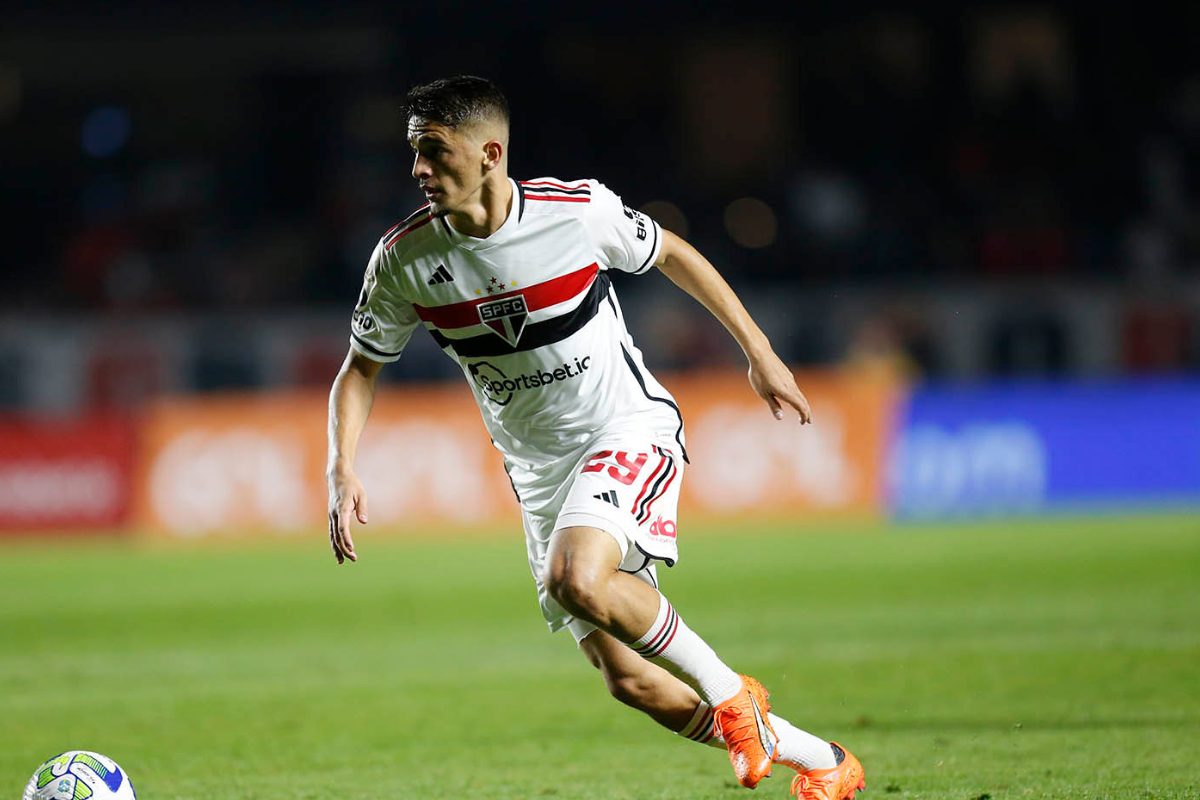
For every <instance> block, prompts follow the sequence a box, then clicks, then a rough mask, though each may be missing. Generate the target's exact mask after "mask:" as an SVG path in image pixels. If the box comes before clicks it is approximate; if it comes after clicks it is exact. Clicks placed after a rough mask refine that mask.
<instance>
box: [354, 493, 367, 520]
mask: <svg viewBox="0 0 1200 800" xmlns="http://www.w3.org/2000/svg"><path fill="white" fill-rule="evenodd" d="M355 507H356V509H357V510H358V521H359V522H361V523H362V524H363V525H366V524H367V493H366V492H363V493H362V494H360V495H359V496H358V499H357V501H356V502H355Z"/></svg>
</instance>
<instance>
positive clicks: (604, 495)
mask: <svg viewBox="0 0 1200 800" xmlns="http://www.w3.org/2000/svg"><path fill="white" fill-rule="evenodd" d="M592 497H594V498H596V499H597V500H603V501H604V502H606V503H612V504H613V505H614V506H615V507H617V508H620V507H621V504H620V503H618V502H617V493H616V492H601V493H600V494H594V495H592Z"/></svg>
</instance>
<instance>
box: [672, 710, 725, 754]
mask: <svg viewBox="0 0 1200 800" xmlns="http://www.w3.org/2000/svg"><path fill="white" fill-rule="evenodd" d="M676 733H678V734H679V735H680V736H682V737H684V738H685V739H691V740H692V741H693V742H699V743H700V744H706V745H708V746H710V747H716V748H719V749H721V750H724V749H726V748H725V740H724V739H722V738H721V732H720V731H718V730H717V726H716V725H714V724H713V710H712V706H710V705H709V704H708V703H706V702H704V701H703V700H701V701H700V704H699V705H697V706H696V713H695V714H692V718H691V719H690V720H688V724H687V725H684V726H683V727H682V728H680V729H679V730H678V731H676Z"/></svg>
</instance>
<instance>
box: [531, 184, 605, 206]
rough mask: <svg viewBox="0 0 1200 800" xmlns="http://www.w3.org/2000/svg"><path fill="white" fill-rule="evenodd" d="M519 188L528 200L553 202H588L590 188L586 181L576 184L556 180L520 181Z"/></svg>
mask: <svg viewBox="0 0 1200 800" xmlns="http://www.w3.org/2000/svg"><path fill="white" fill-rule="evenodd" d="M520 186H521V188H522V189H523V190H524V195H525V197H526V198H528V199H529V200H545V201H548V202H554V203H590V202H591V201H592V190H591V189H589V188H588V185H587V181H580V182H579V183H577V184H565V183H558V182H557V181H546V180H540V181H521V182H520Z"/></svg>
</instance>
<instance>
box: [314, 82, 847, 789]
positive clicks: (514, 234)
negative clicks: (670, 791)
mask: <svg viewBox="0 0 1200 800" xmlns="http://www.w3.org/2000/svg"><path fill="white" fill-rule="evenodd" d="M403 113H404V118H405V120H406V121H407V124H408V141H409V144H410V145H411V146H412V148H413V150H414V152H415V158H414V162H413V169H412V175H413V177H414V178H415V179H416V180H417V182H418V184H419V186H420V188H421V190H422V191H423V192H424V193H425V197H426V199H427V200H428V202H427V203H426V205H424V206H422V207H421V208H419V209H417V210H416V211H415V212H413V213H412V214H411V215H410V216H408V217H407V218H406V219H404V220H403V221H401V222H400V223H398V224H396V225H395V226H393V227H392V228H391V229H390V230H388V231H387V233H385V234H384V235H383V237H382V238H381V239H380V240H379V244H378V245H376V247H375V251H374V253H372V255H371V259H370V262H369V264H368V266H367V271H366V277H365V280H364V282H363V289H362V293H361V295H360V296H359V299H358V304H357V306H356V307H355V310H354V315H353V320H352V324H351V337H350V352H349V353H348V355H347V356H346V361H345V363H344V364H343V365H342V368H341V371H340V372H339V373H338V376H337V378H336V379H335V381H334V384H333V390H332V392H331V395H330V404H329V461H328V472H327V477H328V482H329V536H330V542H331V545H332V547H333V551H334V554H335V555H336V557H337V560H338V563H339V564H340V563H342V562H343V561H344V560H345V559H347V558H349V559H350V560H351V561H356V560H357V558H358V557H357V555H356V554H355V551H354V543H353V540H352V538H351V535H350V520H351V517H352V516H353V517H355V518H356V519H357V520H358V521H359V522H360V523H365V522H366V521H367V498H366V491H365V490H364V488H363V485H362V483H361V482H360V481H359V480H358V478H357V477H356V476H355V474H354V469H353V464H354V454H355V451H356V449H357V445H358V440H359V436H360V435H361V433H362V430H363V426H364V425H365V423H366V420H367V415H368V413H369V412H370V407H371V401H372V399H373V397H374V392H375V378H376V376H377V375H378V373H379V370H380V369H381V367H382V366H383V364H385V363H388V362H391V361H395V360H396V359H398V358H399V357H400V353H401V351H402V350H403V349H404V346H405V344H406V343H407V342H408V339H409V337H410V336H411V335H412V332H413V331H414V330H415V329H416V328H417V327H420V326H423V327H425V329H426V330H428V331H429V333H430V335H432V336H433V338H434V340H435V341H436V342H437V344H438V345H439V346H440V347H441V348H442V350H443V351H444V352H445V353H446V354H447V355H448V356H449V357H450V358H452V359H454V360H455V362H456V363H458V365H459V366H460V367H461V368H462V370H463V374H464V376H465V377H466V379H467V382H468V384H469V385H470V386H471V389H472V391H473V392H474V394H475V400H476V402H477V403H478V404H479V409H480V413H481V414H482V416H483V420H484V423H485V424H486V426H487V429H488V432H489V434H490V435H491V438H492V441H493V443H494V444H495V446H496V448H497V449H498V450H499V451H500V452H501V453H502V454H503V456H504V462H505V467H506V469H507V471H508V475H509V478H510V479H511V481H512V484H513V489H514V490H515V491H516V493H517V497H518V499H519V501H520V504H521V512H522V519H523V522H524V527H525V537H526V543H527V549H528V554H529V566H530V569H531V571H532V572H533V577H534V581H535V582H536V584H537V591H538V600H539V602H540V605H541V609H542V614H543V615H544V617H545V619H546V621H547V623H548V624H549V626H550V630H551V631H557V630H560V629H562V628H566V629H568V630H569V631H570V632H571V634H572V636H574V638H575V641H576V642H577V643H578V646H579V648H580V649H581V650H582V651H583V652H584V654H585V655H586V656H587V657H588V659H589V661H591V663H592V664H593V665H594V666H596V667H597V668H599V669H600V671H601V673H602V674H603V676H604V680H605V682H606V684H607V686H608V688H609V691H610V692H611V693H612V694H613V696H614V697H616V698H617V699H618V700H620V701H622V702H623V703H625V704H627V705H630V706H632V707H634V708H636V709H638V710H640V711H643V712H645V713H646V714H648V715H650V716H651V717H652V718H653V719H654V720H655V721H657V722H658V723H660V724H661V725H663V726H665V727H667V728H669V729H670V730H672V731H675V732H677V733H679V734H682V735H683V736H685V737H686V738H688V739H691V740H693V741H697V742H701V743H706V744H710V745H712V746H714V747H719V748H721V749H725V750H727V751H728V753H729V759H730V762H731V763H732V764H733V768H734V772H735V773H736V775H737V778H738V780H739V781H740V782H741V784H742V785H743V786H747V787H750V788H754V787H755V786H756V785H757V784H758V782H759V781H760V780H761V779H762V778H763V777H765V776H766V775H767V774H768V773H769V772H770V770H771V767H772V765H773V764H775V763H779V764H784V765H787V766H789V767H792V768H793V769H795V770H796V771H797V776H796V778H795V779H794V780H793V782H792V792H793V793H794V794H795V795H796V796H797V797H800V798H808V800H818V799H819V800H844V798H853V797H854V793H855V791H856V790H859V789H862V788H864V787H865V782H864V780H863V769H862V766H861V764H860V763H859V762H858V760H857V759H856V758H855V757H854V756H853V755H851V754H850V753H849V752H848V751H846V750H845V749H844V748H842V747H841V746H840V745H838V744H836V743H831V742H827V741H825V740H823V739H820V738H818V737H816V736H813V735H811V734H809V733H806V732H804V731H802V730H800V729H798V728H796V727H794V726H793V725H791V724H790V723H788V722H787V721H786V720H784V719H783V718H781V717H779V716H776V715H775V714H772V713H770V705H769V704H768V700H767V697H768V696H767V692H766V690H765V689H764V688H763V687H762V685H761V684H760V683H759V682H758V681H756V680H755V679H753V678H750V677H747V676H743V675H739V674H738V673H736V672H734V671H733V670H732V669H730V668H729V667H728V666H727V665H726V664H725V662H724V661H722V660H721V659H720V658H719V657H718V656H717V654H716V653H715V652H713V650H712V648H711V647H709V646H708V644H706V643H705V642H704V640H703V639H701V638H700V636H699V635H697V634H696V633H695V632H694V631H693V630H692V629H691V628H689V627H688V626H687V624H686V623H684V621H683V619H682V618H681V617H680V615H679V614H678V613H677V612H676V610H675V609H674V608H673V607H672V605H671V604H670V603H669V602H668V601H667V599H666V597H665V596H664V595H663V594H662V593H661V592H660V591H659V589H658V576H657V562H659V561H662V562H663V563H665V564H666V565H667V566H668V567H669V566H673V565H674V564H675V562H676V560H677V558H678V550H677V546H676V542H677V535H678V531H677V529H676V524H675V519H676V514H675V510H676V506H677V503H678V500H679V488H680V484H681V483H682V480H683V471H684V465H685V464H686V463H687V461H688V456H687V450H686V449H685V446H684V435H683V420H682V418H681V417H680V414H679V408H678V407H677V406H676V404H675V401H674V400H673V399H672V397H671V395H670V393H668V392H667V390H666V389H664V388H663V387H662V385H661V384H659V382H658V381H656V380H655V379H654V377H653V376H652V375H651V374H650V373H649V372H648V371H647V370H646V367H645V365H644V364H643V362H642V354H641V352H640V351H639V350H638V349H637V347H635V346H634V344H633V340H632V339H631V338H630V335H629V332H628V331H627V330H626V327H625V321H624V318H623V317H622V314H621V306H620V304H619V303H618V302H617V297H616V294H615V292H614V291H613V289H612V286H611V285H610V282H609V276H608V273H609V271H611V270H620V271H623V272H631V273H634V274H641V273H645V272H647V271H649V270H650V269H651V268H652V267H657V268H658V269H659V270H660V271H661V272H662V273H663V274H665V275H666V276H667V277H668V278H670V279H671V280H672V281H673V282H674V283H675V284H677V285H678V286H679V287H680V288H682V289H683V290H684V291H686V292H687V293H688V294H690V295H692V297H694V298H696V299H697V300H698V301H700V302H701V303H702V304H703V305H704V306H705V307H706V308H707V309H708V310H709V311H710V312H711V313H712V314H713V315H714V316H715V317H716V318H717V319H718V320H720V321H721V323H722V324H723V325H724V326H725V327H726V329H728V331H729V333H730V334H731V335H732V336H733V337H734V338H735V339H736V340H737V342H738V344H739V345H741V347H742V350H743V351H744V352H745V354H746V358H747V359H748V361H749V365H750V366H749V379H750V386H751V388H752V389H753V390H754V392H755V393H757V394H758V395H759V397H761V398H762V399H763V400H764V401H765V402H766V404H767V406H768V407H769V408H770V409H771V411H772V412H773V413H774V415H775V416H776V417H777V418H779V419H782V418H783V416H784V412H783V406H784V405H787V406H790V407H791V408H792V409H794V410H795V412H796V413H797V414H798V415H799V419H800V422H801V424H804V423H807V422H809V421H810V419H811V414H810V411H809V406H808V401H807V400H806V399H805V397H804V395H803V394H802V393H801V392H800V389H799V388H798V387H797V386H796V382H795V379H794V378H793V376H792V374H791V372H790V371H789V370H788V369H787V367H786V366H784V364H783V363H782V362H781V361H780V360H779V358H778V357H777V356H776V355H775V353H774V352H773V351H772V349H771V346H770V343H769V342H768V341H767V339H766V337H765V336H764V335H763V333H762V331H761V330H759V328H758V326H757V325H755V323H754V321H753V320H752V319H751V318H750V315H749V314H748V313H747V312H746V310H745V308H744V307H743V306H742V304H741V302H740V301H739V300H738V298H737V297H736V296H735V295H734V293H733V291H732V290H731V289H730V288H729V286H728V284H726V283H725V281H724V280H723V279H722V278H721V276H720V275H719V274H718V273H717V271H716V270H715V269H714V268H713V266H712V265H711V264H710V263H709V262H708V261H707V260H705V258H704V257H703V256H701V255H700V254H699V253H698V252H696V250H694V249H693V248H692V247H691V246H690V245H688V244H687V242H685V241H683V240H682V239H680V238H679V237H677V236H675V235H674V234H672V233H670V232H669V231H664V230H663V229H662V228H660V227H659V225H658V224H657V223H656V222H654V220H652V219H650V218H649V217H646V216H645V215H643V214H641V213H640V212H638V211H634V210H632V209H630V208H628V207H626V206H624V205H623V204H622V203H621V200H620V198H619V197H617V195H615V194H614V193H613V192H612V191H610V190H609V189H608V188H606V187H605V186H604V185H603V184H601V183H599V182H598V181H595V180H572V181H562V180H558V179H554V178H538V179H536V180H530V181H514V180H512V179H510V178H509V177H508V137H509V112H508V102H507V100H506V99H505V97H504V95H503V94H501V93H500V91H499V90H498V89H497V88H496V87H495V86H494V85H492V84H491V83H490V82H488V81H486V80H483V79H481V78H475V77H469V76H459V77H456V78H450V79H444V80H438V81H434V82H433V83H430V84H428V85H425V86H418V87H416V88H414V89H413V90H412V91H411V92H409V94H408V96H407V97H406V98H405V105H404V109H403Z"/></svg>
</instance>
